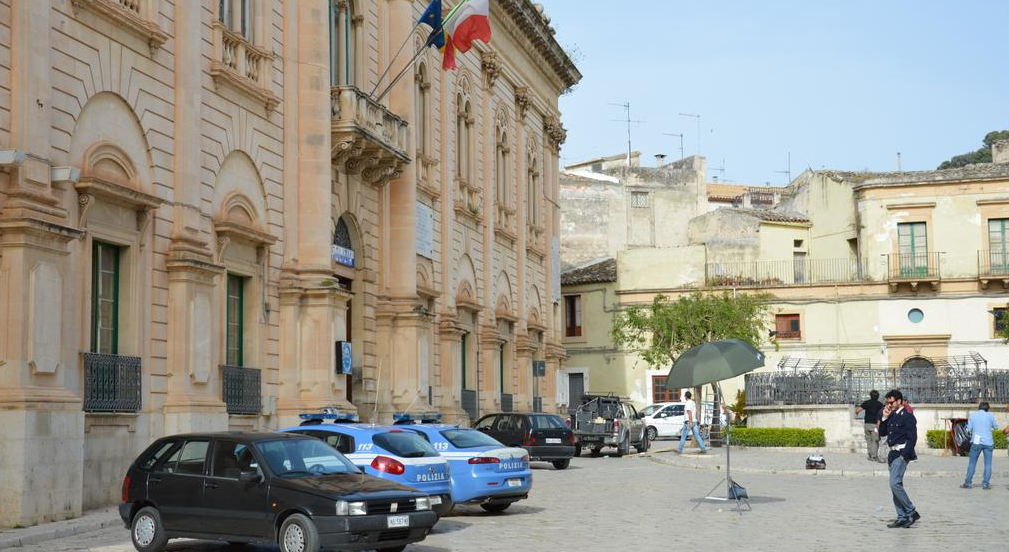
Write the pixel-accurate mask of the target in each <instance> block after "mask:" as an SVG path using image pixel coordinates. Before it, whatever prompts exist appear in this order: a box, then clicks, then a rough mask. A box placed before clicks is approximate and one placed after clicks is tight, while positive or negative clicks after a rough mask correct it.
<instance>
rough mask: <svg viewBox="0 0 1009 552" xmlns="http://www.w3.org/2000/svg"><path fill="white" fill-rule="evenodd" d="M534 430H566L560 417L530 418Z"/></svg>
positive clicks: (565, 425)
mask: <svg viewBox="0 0 1009 552" xmlns="http://www.w3.org/2000/svg"><path fill="white" fill-rule="evenodd" d="M529 418H530V419H531V420H532V422H533V428H534V429H567V428H568V425H567V424H565V423H564V421H563V420H561V418H560V416H530V417H529Z"/></svg>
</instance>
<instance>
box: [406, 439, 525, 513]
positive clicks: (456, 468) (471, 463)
mask: <svg viewBox="0 0 1009 552" xmlns="http://www.w3.org/2000/svg"><path fill="white" fill-rule="evenodd" d="M401 427H402V428H403V429H406V430H409V431H414V432H417V434H419V435H421V436H423V437H426V438H427V440H428V441H429V442H430V443H431V446H433V447H434V449H435V450H437V451H438V453H439V454H441V455H442V456H444V457H445V458H447V459H448V462H449V465H450V466H451V468H452V502H454V503H455V504H479V505H480V507H481V508H483V509H484V510H486V511H488V512H493V513H497V512H503V511H505V510H507V509H508V507H509V506H511V505H512V504H513V503H515V502H518V501H519V500H523V499H525V498H528V497H529V491H530V490H532V486H533V472H532V471H531V470H530V469H529V454H528V453H527V452H526V451H525V449H521V448H515V447H506V446H504V445H502V444H501V443H500V442H498V441H497V440H495V439H494V438H493V437H490V436H488V435H485V434H483V433H481V432H479V431H477V430H475V429H469V428H464V427H458V426H453V425H444V424H423V425H404V426H401Z"/></svg>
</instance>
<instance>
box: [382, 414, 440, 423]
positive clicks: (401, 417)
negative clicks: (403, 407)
mask: <svg viewBox="0 0 1009 552" xmlns="http://www.w3.org/2000/svg"><path fill="white" fill-rule="evenodd" d="M392 419H393V420H396V421H397V422H422V423H437V422H440V421H441V412H421V413H417V414H409V413H406V412H397V413H395V414H393V415H392Z"/></svg>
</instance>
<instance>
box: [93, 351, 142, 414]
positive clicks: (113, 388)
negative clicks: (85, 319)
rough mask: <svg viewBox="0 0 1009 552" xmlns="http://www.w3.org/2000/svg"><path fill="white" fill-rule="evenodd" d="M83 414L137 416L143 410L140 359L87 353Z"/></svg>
mask: <svg viewBox="0 0 1009 552" xmlns="http://www.w3.org/2000/svg"><path fill="white" fill-rule="evenodd" d="M83 356H84V411H85V412H137V411H139V410H140V407H141V390H140V377H141V364H140V358H139V357H128V356H120V355H105V354H99V353H84V355H83Z"/></svg>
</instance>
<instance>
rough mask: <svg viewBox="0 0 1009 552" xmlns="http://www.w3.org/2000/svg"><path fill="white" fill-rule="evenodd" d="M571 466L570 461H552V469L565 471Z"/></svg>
mask: <svg viewBox="0 0 1009 552" xmlns="http://www.w3.org/2000/svg"><path fill="white" fill-rule="evenodd" d="M570 465H571V460H554V467H555V468H557V469H559V470H566V469H568V466H570Z"/></svg>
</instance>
